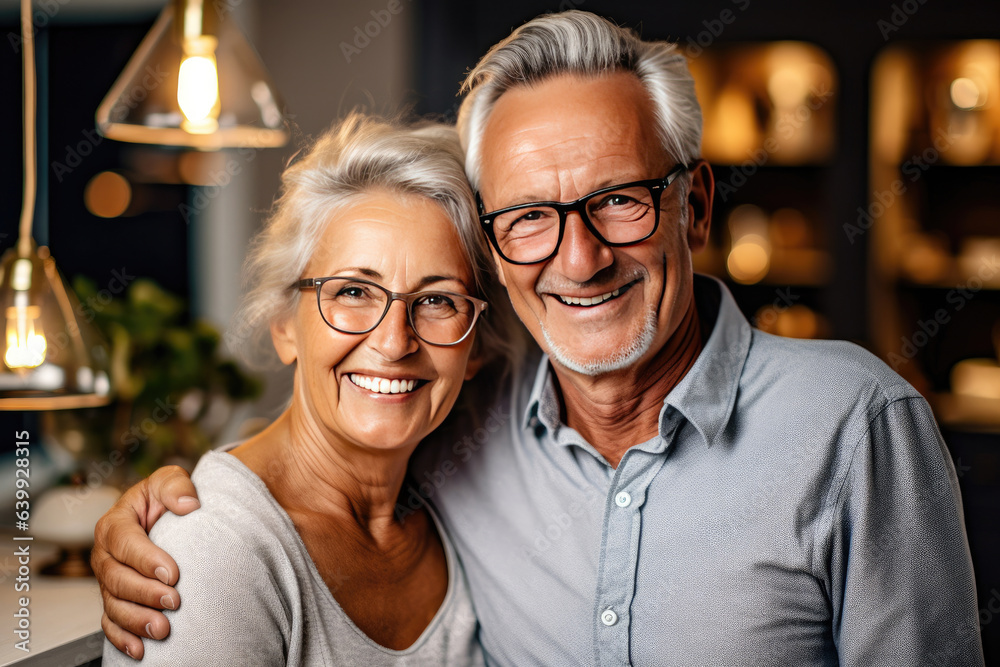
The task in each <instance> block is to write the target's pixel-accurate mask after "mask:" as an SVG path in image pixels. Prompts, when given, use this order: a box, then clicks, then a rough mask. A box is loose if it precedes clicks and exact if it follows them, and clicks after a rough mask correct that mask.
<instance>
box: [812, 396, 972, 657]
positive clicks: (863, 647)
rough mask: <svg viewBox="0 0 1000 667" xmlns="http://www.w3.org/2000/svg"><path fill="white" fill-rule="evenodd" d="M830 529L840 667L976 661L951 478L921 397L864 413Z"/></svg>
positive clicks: (968, 576) (958, 504)
mask: <svg viewBox="0 0 1000 667" xmlns="http://www.w3.org/2000/svg"><path fill="white" fill-rule="evenodd" d="M831 528H832V535H831V542H830V545H831V550H830V570H829V572H830V595H831V603H832V607H833V637H834V641H835V643H836V645H837V649H838V653H839V656H840V664H841V665H845V666H854V665H858V666H861V665H864V666H866V667H867V666H870V665H906V664H908V665H983V652H982V643H981V639H980V634H979V616H978V608H977V603H976V587H975V581H974V579H973V572H972V559H971V557H970V555H969V546H968V541H967V538H966V534H965V523H964V519H963V516H962V500H961V496H960V495H959V488H958V478H957V476H956V474H955V468H954V466H953V465H952V461H951V456H950V454H949V452H948V449H947V447H946V445H945V443H944V440H943V439H942V437H941V434H940V432H939V431H938V428H937V425H936V423H935V422H934V418H933V416H932V414H931V411H930V407H929V406H928V405H927V402H926V401H925V400H924V399H923V398H919V397H909V398H903V399H898V400H895V401H892V402H890V403H889V404H888V405H887V406H885V408H883V409H882V410H881V411H880V412H879V413H878V414H876V415H875V416H874V417H873V418H872V419H871V421H870V422H869V425H868V429H867V433H866V434H865V435H863V436H862V437H861V440H860V441H859V442H858V443H857V446H856V447H855V449H854V452H853V455H852V457H851V461H850V464H849V469H848V471H847V474H846V475H845V476H844V478H843V483H842V487H841V488H840V489H839V491H838V493H837V495H836V496H835V501H834V512H833V523H832V526H831Z"/></svg>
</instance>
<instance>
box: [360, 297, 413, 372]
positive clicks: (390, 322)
mask: <svg viewBox="0 0 1000 667" xmlns="http://www.w3.org/2000/svg"><path fill="white" fill-rule="evenodd" d="M368 344H369V345H371V346H372V347H373V348H374V349H376V350H377V351H378V352H379V353H380V354H381V355H382V356H383V357H384V358H385V359H386V360H388V361H396V360H398V359H402V358H403V357H405V356H406V355H408V354H412V353H414V352H416V351H417V348H418V347H419V342H418V340H417V335H416V334H415V333H414V332H413V328H412V327H411V326H410V318H409V316H408V315H407V313H406V303H404V302H403V301H399V300H397V301H395V302H394V303H391V304H389V312H387V313H386V314H385V317H384V318H382V321H381V322H379V325H378V326H377V327H375V329H374V330H373V331H372V332H371V333H370V334H368Z"/></svg>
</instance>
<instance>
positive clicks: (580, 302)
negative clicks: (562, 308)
mask: <svg viewBox="0 0 1000 667" xmlns="http://www.w3.org/2000/svg"><path fill="white" fill-rule="evenodd" d="M621 293H622V291H621V290H620V289H616V290H615V291H613V292H608V293H607V294H601V295H600V296H559V300H560V301H562V302H563V303H567V304H571V305H574V306H596V305H597V304H599V303H604V302H605V301H607V300H608V299H613V298H615V297H616V296H618V295H619V294H621Z"/></svg>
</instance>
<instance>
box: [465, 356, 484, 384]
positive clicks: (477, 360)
mask: <svg viewBox="0 0 1000 667" xmlns="http://www.w3.org/2000/svg"><path fill="white" fill-rule="evenodd" d="M482 367H483V355H481V354H478V353H474V354H473V355H472V356H470V357H469V363H468V364H466V366H465V379H466V380H471V379H472V378H474V377H476V373H478V372H479V369H481V368H482Z"/></svg>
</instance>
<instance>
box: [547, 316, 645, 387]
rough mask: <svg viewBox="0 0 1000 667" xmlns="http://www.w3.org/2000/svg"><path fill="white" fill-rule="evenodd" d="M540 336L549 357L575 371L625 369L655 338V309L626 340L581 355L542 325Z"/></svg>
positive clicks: (597, 373) (595, 372) (604, 372)
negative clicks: (609, 347)
mask: <svg viewBox="0 0 1000 667" xmlns="http://www.w3.org/2000/svg"><path fill="white" fill-rule="evenodd" d="M542 336H543V337H544V338H545V344H546V348H547V349H548V353H549V358H550V359H551V360H552V361H554V362H555V363H557V364H559V365H560V366H562V367H563V368H565V369H567V370H570V371H573V372H575V373H579V374H581V375H587V376H590V377H598V376H601V375H607V374H608V373H614V372H616V371H620V370H623V369H626V368H628V367H629V366H632V365H633V364H635V363H637V362H638V361H639V360H640V359H642V358H643V357H644V356H645V355H646V353H647V352H649V349H650V348H651V347H652V345H653V341H654V340H655V339H656V313H655V312H653V311H650V312H649V313H648V314H647V317H646V320H645V321H644V322H643V324H642V328H641V329H639V331H637V332H635V333H634V334H633V335H631V336H628V337H627V342H625V343H623V344H622V345H621V346H620V347H618V348H616V349H612V350H609V351H594V352H593V353H591V354H583V355H581V354H579V351H577V352H576V353H575V354H574V353H572V352H570V349H571V348H570V347H569V346H567V345H564V344H562V343H560V342H559V341H557V340H555V339H554V338H553V337H552V336H551V335H550V334H549V331H548V329H546V328H545V327H544V326H543V327H542Z"/></svg>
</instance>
